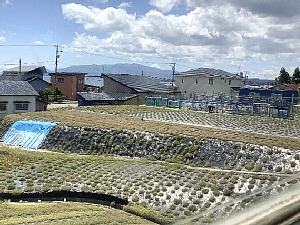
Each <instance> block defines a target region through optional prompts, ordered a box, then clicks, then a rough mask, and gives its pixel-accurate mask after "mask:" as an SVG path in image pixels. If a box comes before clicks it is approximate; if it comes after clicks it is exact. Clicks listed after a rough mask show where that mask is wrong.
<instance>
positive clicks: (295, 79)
mask: <svg viewBox="0 0 300 225" xmlns="http://www.w3.org/2000/svg"><path fill="white" fill-rule="evenodd" d="M292 83H293V84H300V70H299V67H297V68H295V70H294V73H293V76H292Z"/></svg>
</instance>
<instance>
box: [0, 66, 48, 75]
mask: <svg viewBox="0 0 300 225" xmlns="http://www.w3.org/2000/svg"><path fill="white" fill-rule="evenodd" d="M36 69H39V70H41V71H42V73H47V70H46V68H45V67H44V66H23V65H22V66H21V73H28V72H30V71H34V70H36ZM19 71H20V67H19V66H16V67H13V68H10V69H8V70H5V71H3V73H9V72H19Z"/></svg>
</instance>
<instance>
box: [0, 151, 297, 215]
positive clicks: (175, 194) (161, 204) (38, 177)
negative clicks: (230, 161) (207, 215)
mask: <svg viewBox="0 0 300 225" xmlns="http://www.w3.org/2000/svg"><path fill="white" fill-rule="evenodd" d="M10 151H11V150H10ZM3 156H4V155H3V154H1V158H2V157H3ZM5 157H6V159H7V158H11V159H16V158H19V159H21V162H19V161H18V160H14V161H12V160H9V162H7V161H6V163H5V164H2V166H1V167H0V177H1V182H0V192H4V193H14V194H18V193H21V192H25V193H34V192H48V191H59V190H68V191H77V192H78V191H81V192H93V193H105V194H110V195H114V196H117V197H120V198H123V199H128V200H129V201H130V202H132V203H134V204H139V205H142V206H143V207H146V208H147V207H151V208H153V209H154V210H155V212H156V213H157V214H159V215H163V216H165V217H166V218H168V219H171V220H174V219H178V218H181V217H183V216H190V215H191V214H193V213H197V212H205V211H209V210H212V209H213V208H214V207H216V206H218V205H221V204H225V203H230V202H231V201H233V200H234V199H237V198H239V196H242V195H243V194H245V193H248V194H250V193H251V192H252V191H255V190H259V189H262V188H266V187H273V191H271V192H267V191H266V194H267V195H268V196H272V195H273V194H276V193H277V191H274V190H278V191H282V190H284V189H285V188H286V187H288V186H289V185H290V184H291V183H290V182H285V181H284V180H283V179H284V177H281V175H280V174H278V175H258V174H243V173H232V172H229V173H228V172H222V171H207V170H196V169H191V168H186V167H184V166H175V165H170V164H163V163H159V164H158V163H155V162H146V161H140V160H120V159H112V158H106V157H99V156H80V155H72V156H70V155H61V154H49V153H37V152H34V153H33V152H28V153H23V152H21V154H20V153H18V150H15V153H14V154H11V153H9V154H7V155H6V156H5ZM282 182H284V183H283V184H282ZM293 182H297V180H295V181H293ZM264 194H265V193H262V198H263V196H264ZM257 198H258V197H257ZM256 200H257V199H256ZM249 202H251V200H247V201H246V200H245V201H244V203H243V204H242V205H240V204H238V205H236V206H235V205H233V206H231V205H229V206H227V207H226V211H227V213H228V212H231V211H232V210H233V209H235V208H236V207H237V206H238V207H240V208H241V207H246V206H247V204H248V203H249ZM224 210H225V209H224ZM211 219H212V218H211Z"/></svg>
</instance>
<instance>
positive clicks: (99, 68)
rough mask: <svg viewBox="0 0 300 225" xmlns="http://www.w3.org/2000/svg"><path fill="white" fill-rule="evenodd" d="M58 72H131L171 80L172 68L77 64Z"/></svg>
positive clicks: (134, 64)
mask: <svg viewBox="0 0 300 225" xmlns="http://www.w3.org/2000/svg"><path fill="white" fill-rule="evenodd" d="M58 72H80V73H87V75H86V76H87V77H89V76H94V77H99V76H100V75H101V73H115V74H131V75H144V76H149V77H153V78H156V79H158V80H166V81H167V80H172V70H171V68H170V70H162V69H158V68H154V67H150V66H144V65H141V64H136V63H133V64H128V63H120V64H113V65H95V64H93V65H77V66H69V67H67V68H62V69H58Z"/></svg>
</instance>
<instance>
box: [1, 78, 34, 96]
mask: <svg viewBox="0 0 300 225" xmlns="http://www.w3.org/2000/svg"><path fill="white" fill-rule="evenodd" d="M0 95H2V96H3V95H24V96H32V95H35V96H38V95H39V94H38V93H37V92H36V91H35V90H34V88H33V87H32V86H31V85H30V84H29V83H28V82H27V81H8V80H2V81H0Z"/></svg>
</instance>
